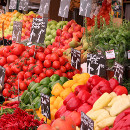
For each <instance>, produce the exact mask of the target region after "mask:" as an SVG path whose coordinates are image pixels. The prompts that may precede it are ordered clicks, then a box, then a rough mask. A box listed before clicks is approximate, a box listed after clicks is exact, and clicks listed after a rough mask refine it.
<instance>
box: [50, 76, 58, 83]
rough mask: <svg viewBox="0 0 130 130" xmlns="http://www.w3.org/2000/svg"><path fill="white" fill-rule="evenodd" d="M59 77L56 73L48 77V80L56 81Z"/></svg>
mask: <svg viewBox="0 0 130 130" xmlns="http://www.w3.org/2000/svg"><path fill="white" fill-rule="evenodd" d="M59 79H60V76H59V75H58V74H53V75H52V76H51V77H50V80H51V81H52V82H56V81H57V80H59Z"/></svg>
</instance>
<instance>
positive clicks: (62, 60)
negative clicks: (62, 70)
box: [59, 57, 65, 65]
mask: <svg viewBox="0 0 130 130" xmlns="http://www.w3.org/2000/svg"><path fill="white" fill-rule="evenodd" d="M59 61H60V65H64V64H65V58H64V57H59Z"/></svg>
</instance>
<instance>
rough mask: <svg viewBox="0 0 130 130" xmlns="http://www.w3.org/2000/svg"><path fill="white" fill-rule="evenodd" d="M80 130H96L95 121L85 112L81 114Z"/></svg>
mask: <svg viewBox="0 0 130 130" xmlns="http://www.w3.org/2000/svg"><path fill="white" fill-rule="evenodd" d="M80 130H94V121H93V120H92V119H91V118H89V117H88V116H87V115H86V114H85V113H84V112H81V128H80Z"/></svg>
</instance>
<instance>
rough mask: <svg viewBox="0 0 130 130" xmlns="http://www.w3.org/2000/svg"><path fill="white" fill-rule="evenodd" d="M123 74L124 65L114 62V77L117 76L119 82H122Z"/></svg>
mask: <svg viewBox="0 0 130 130" xmlns="http://www.w3.org/2000/svg"><path fill="white" fill-rule="evenodd" d="M123 74H124V66H122V65H121V64H119V63H117V62H115V64H114V77H116V78H117V80H118V82H119V83H120V84H122V82H123Z"/></svg>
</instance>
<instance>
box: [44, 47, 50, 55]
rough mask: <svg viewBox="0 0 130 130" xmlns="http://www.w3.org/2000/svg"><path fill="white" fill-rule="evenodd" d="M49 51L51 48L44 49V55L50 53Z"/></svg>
mask: <svg viewBox="0 0 130 130" xmlns="http://www.w3.org/2000/svg"><path fill="white" fill-rule="evenodd" d="M51 53H52V50H51V49H49V48H46V49H45V50H44V54H45V55H48V54H51Z"/></svg>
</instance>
